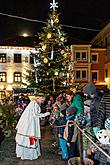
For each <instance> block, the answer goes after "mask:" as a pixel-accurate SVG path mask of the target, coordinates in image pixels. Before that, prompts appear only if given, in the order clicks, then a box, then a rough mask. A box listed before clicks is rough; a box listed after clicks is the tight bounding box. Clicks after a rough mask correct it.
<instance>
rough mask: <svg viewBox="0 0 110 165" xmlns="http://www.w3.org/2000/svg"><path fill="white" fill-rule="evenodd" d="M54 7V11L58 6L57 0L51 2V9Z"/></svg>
mask: <svg viewBox="0 0 110 165" xmlns="http://www.w3.org/2000/svg"><path fill="white" fill-rule="evenodd" d="M52 8H53V11H55V8H58V2H55V0H53V3H50V9H52Z"/></svg>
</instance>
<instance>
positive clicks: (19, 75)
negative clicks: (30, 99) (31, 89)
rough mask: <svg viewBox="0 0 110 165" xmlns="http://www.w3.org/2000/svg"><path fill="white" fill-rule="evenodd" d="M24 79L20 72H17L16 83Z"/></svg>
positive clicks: (15, 75) (15, 74)
mask: <svg viewBox="0 0 110 165" xmlns="http://www.w3.org/2000/svg"><path fill="white" fill-rule="evenodd" d="M21 80H22V77H21V73H20V72H15V73H14V82H21Z"/></svg>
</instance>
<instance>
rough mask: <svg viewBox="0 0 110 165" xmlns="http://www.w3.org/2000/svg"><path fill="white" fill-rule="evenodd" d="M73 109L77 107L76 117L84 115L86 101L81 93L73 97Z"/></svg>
mask: <svg viewBox="0 0 110 165" xmlns="http://www.w3.org/2000/svg"><path fill="white" fill-rule="evenodd" d="M70 106H71V107H75V108H76V109H77V112H76V115H79V114H83V112H84V101H83V99H82V96H81V95H80V94H79V93H76V94H75V95H74V97H73V101H72V103H71V105H70Z"/></svg>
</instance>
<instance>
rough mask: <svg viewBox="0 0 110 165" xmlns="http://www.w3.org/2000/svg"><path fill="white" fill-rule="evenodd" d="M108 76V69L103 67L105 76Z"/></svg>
mask: <svg viewBox="0 0 110 165" xmlns="http://www.w3.org/2000/svg"><path fill="white" fill-rule="evenodd" d="M107 77H108V69H105V78H107Z"/></svg>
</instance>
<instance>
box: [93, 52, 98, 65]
mask: <svg viewBox="0 0 110 165" xmlns="http://www.w3.org/2000/svg"><path fill="white" fill-rule="evenodd" d="M92 62H93V63H96V62H98V54H92Z"/></svg>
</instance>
